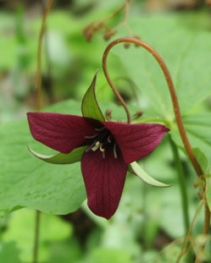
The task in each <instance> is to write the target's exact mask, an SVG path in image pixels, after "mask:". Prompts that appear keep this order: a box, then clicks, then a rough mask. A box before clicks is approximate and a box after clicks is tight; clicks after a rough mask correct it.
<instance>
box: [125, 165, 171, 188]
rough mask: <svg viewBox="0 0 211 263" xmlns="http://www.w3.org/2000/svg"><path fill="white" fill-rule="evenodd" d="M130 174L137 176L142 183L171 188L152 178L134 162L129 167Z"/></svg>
mask: <svg viewBox="0 0 211 263" xmlns="http://www.w3.org/2000/svg"><path fill="white" fill-rule="evenodd" d="M129 172H131V173H133V174H135V175H137V176H138V177H139V178H140V179H141V180H142V181H144V182H145V183H147V184H149V185H152V186H156V187H169V186H171V185H168V184H164V183H161V182H159V181H157V180H155V179H154V178H152V177H151V176H150V175H148V174H147V173H146V172H145V171H144V170H143V169H142V168H141V166H140V165H138V163H137V162H133V163H131V164H130V165H129Z"/></svg>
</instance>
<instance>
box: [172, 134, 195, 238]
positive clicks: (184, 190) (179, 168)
mask: <svg viewBox="0 0 211 263" xmlns="http://www.w3.org/2000/svg"><path fill="white" fill-rule="evenodd" d="M169 141H170V145H171V149H172V153H173V157H174V161H175V162H176V167H177V176H178V182H179V187H180V193H181V199H182V212H183V223H184V227H185V234H187V233H188V230H189V227H190V219H189V204H188V195H187V186H186V182H185V175H184V172H183V168H182V164H181V160H180V157H179V152H178V149H177V147H176V145H175V143H174V142H173V140H172V139H171V137H170V136H169Z"/></svg>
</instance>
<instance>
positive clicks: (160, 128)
mask: <svg viewBox="0 0 211 263" xmlns="http://www.w3.org/2000/svg"><path fill="white" fill-rule="evenodd" d="M95 83H96V75H95V77H94V79H93V81H92V83H91V86H90V87H89V89H88V91H87V92H86V94H85V96H84V98H83V101H82V114H83V117H81V116H75V115H68V114H59V113H42V112H37V113H36V112H35V113H28V122H29V127H30V131H31V134H32V136H33V137H34V139H36V140H37V141H39V142H41V143H43V144H45V145H46V146H48V147H50V148H52V149H54V150H56V151H59V152H60V154H57V155H55V156H43V155H41V154H38V153H35V152H34V151H32V150H31V152H32V153H33V154H34V155H35V156H37V157H38V158H40V159H42V160H45V161H47V162H50V163H56V164H66V163H73V162H76V161H81V171H82V175H83V179H84V184H85V188H86V192H87V198H88V206H89V208H90V209H91V211H92V212H93V213H95V214H96V215H98V216H102V217H104V218H107V219H109V218H110V217H111V216H112V215H113V214H114V213H115V211H116V209H117V207H118V204H119V201H120V198H121V195H122V191H123V187H124V183H125V178H126V173H127V171H128V170H130V171H131V172H132V173H134V174H136V175H139V173H140V168H139V167H138V166H137V163H136V162H135V161H136V160H139V159H141V158H144V157H146V156H147V155H149V154H150V153H151V152H152V151H153V150H154V149H155V148H156V147H157V146H158V145H159V143H160V141H161V140H162V138H163V136H164V134H165V133H166V132H168V131H169V129H168V128H167V127H165V126H164V125H161V124H148V123H140V124H128V123H122V122H113V121H106V120H105V118H104V116H103V114H102V112H101V110H100V108H99V105H98V103H97V100H96V96H95ZM70 172H71V170H70ZM141 172H143V171H141ZM142 177H143V178H142V179H144V180H145V181H147V182H149V183H151V184H153V183H155V185H157V186H166V185H164V184H162V183H159V182H157V181H155V180H154V179H153V178H151V177H148V175H146V174H144V175H143V174H142Z"/></svg>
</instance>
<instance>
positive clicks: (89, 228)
mask: <svg viewBox="0 0 211 263" xmlns="http://www.w3.org/2000/svg"><path fill="white" fill-rule="evenodd" d="M46 4H47V1H44V0H43V1H42V0H33V1H32V0H30V1H27V0H25V1H23V0H22V1H21V0H7V1H0V125H2V126H3V125H4V124H7V123H11V122H15V121H17V120H25V118H26V112H28V111H35V110H36V90H35V88H36V71H37V48H38V36H39V30H40V26H41V21H42V17H43V12H44V7H45V6H46ZM123 4H124V1H122V0H118V1H111V0H107V1H104V0H100V1H97V0H96V1H94V0H92V1H91V0H77V1H76V0H75V1H73V0H62V1H61V0H60V1H55V3H54V5H53V8H52V10H51V12H50V14H49V16H48V18H47V26H46V33H45V36H44V39H43V53H42V62H43V63H42V88H43V108H46V107H50V106H51V105H53V109H54V110H56V109H57V107H58V109H61V111H63V112H67V113H68V112H69V113H71V112H74V113H77V114H79V115H80V110H79V109H80V103H81V99H82V96H83V94H84V92H85V91H86V89H87V88H88V86H89V84H90V83H91V80H92V78H93V76H94V74H95V72H96V70H98V69H100V72H99V77H98V82H97V83H98V84H97V85H98V98H99V101H100V103H101V104H100V105H101V106H102V108H103V110H104V111H105V110H106V109H107V108H110V107H112V109H114V115H115V117H116V118H117V119H118V118H123V119H124V118H125V116H124V112H122V110H121V108H120V107H119V106H118V103H117V102H116V99H115V97H114V95H113V94H112V92H111V91H110V89H109V88H108V85H107V84H106V81H105V78H104V77H103V73H102V69H101V60H102V54H103V51H104V49H105V47H106V45H107V43H108V42H106V41H105V40H104V39H103V35H104V33H105V31H100V32H98V33H96V34H95V35H94V36H93V39H92V41H91V42H87V41H86V38H85V37H84V35H83V30H84V28H85V27H86V26H87V25H88V24H89V23H90V22H92V21H95V20H99V19H102V18H106V17H108V16H109V15H111V14H112V13H114V12H115V11H116V10H117V9H119V7H120V6H121V5H123ZM166 18H167V19H169V21H170V24H171V23H172V25H174V22H171V21H176V22H175V24H176V25H177V26H175V34H177V32H180V31H179V29H178V28H180V29H181V30H183V29H184V28H186V30H189V31H192V30H199V31H206V32H208V33H209V34H210V33H211V31H210V30H211V17H210V10H209V7H207V6H206V5H205V3H204V2H202V1H200V0H179V1H178V0H170V1H169V0H168V1H167V0H160V1H158V0H142V1H139V0H136V1H135V0H134V1H132V2H131V7H130V10H129V18H128V23H129V25H131V28H132V30H133V32H134V34H137V35H138V36H139V37H140V38H142V33H140V35H139V32H142V30H143V36H144V37H145V36H147V31H146V29H144V28H142V24H141V23H142V22H143V23H144V25H145V27H147V25H148V24H149V27H150V23H152V25H155V24H159V23H160V34H158V33H157V31H155V32H153V27H152V32H151V33H149V39H150V40H151V42H152V43H153V44H155V43H157V42H158V43H159V40H161V39H162V41H161V42H162V45H163V46H164V45H165V44H166V46H165V48H166V49H165V50H166V52H167V53H168V46H169V47H170V44H169V43H171V44H172V43H173V42H175V40H174V38H173V37H172V39H171V36H173V32H172V35H169V36H168V35H166V32H168V30H171V29H166V28H167V27H168V23H166V22H165V21H168V20H165V19H166ZM123 19H124V12H120V13H118V14H117V15H116V16H115V17H113V18H112V19H111V20H109V21H108V22H107V24H106V25H107V26H108V28H110V29H112V28H115V27H116V26H117V25H118V24H121V23H122V21H123ZM139 19H140V20H139ZM141 19H142V20H143V21H142V20H141ZM130 21H132V22H130ZM139 21H140V23H139ZM141 21H142V22H141ZM148 21H149V22H148ZM130 23H131V24H130ZM177 29H178V30H177ZM162 32H163V35H162ZM156 33H157V35H156ZM127 35H128V31H127V29H126V28H125V27H124V26H123V27H121V28H120V29H119V30H118V32H117V34H116V37H117V36H127ZM151 35H152V36H153V37H154V40H153V37H152V38H150V36H151ZM181 36H182V34H181V35H180V33H178V35H174V37H175V39H178V38H179V37H181ZM183 36H186V33H185V34H183ZM114 38H115V36H113V37H112V39H114ZM184 38H185V37H184ZM153 41H154V42H153ZM178 42H179V39H178ZM185 45H186V43H185V42H184V44H181V46H183V47H184V46H185ZM158 46H159V44H158ZM177 48H178V49H179V46H177ZM129 50H130V48H129ZM134 50H135V52H138V49H134ZM163 50H164V48H163ZM163 50H162V48H161V53H162V52H163V53H164V56H165V55H166V54H167V53H165V51H163ZM169 50H170V48H169ZM121 52H122V51H121ZM124 52H128V50H127V49H124ZM173 53H175V51H174V52H172V54H170V56H169V58H170V57H171V56H173ZM121 54H123V53H118V52H116V53H112V54H111V55H110V56H111V60H109V61H110V62H109V71H110V72H112V74H111V75H112V77H113V79H114V80H115V83H116V85H117V87H118V89H119V90H120V92H121V94H122V96H123V97H124V98H125V100H126V102H127V103H128V104H129V106H130V109H131V112H132V113H135V112H136V111H137V110H139V109H143V108H144V110H146V111H148V112H149V117H151V116H155V117H156V118H160V117H162V114H160V116H159V114H158V113H157V112H156V110H155V109H154V108H153V106H151V105H149V103H148V101H147V98H146V97H145V94H142V93H141V94H140V92H139V91H140V90H139V88H138V89H137V83H135V82H134V81H133V80H132V78H130V75H129V73H128V70H127V69H125V67H124V66H123V65H122V63H121ZM128 56H130V55H128ZM166 56H168V54H167V55H166ZM177 57H179V55H178V56H177V55H175V59H176V58H177ZM125 60H126V59H125ZM168 62H169V64H170V67H171V60H170V59H169V61H168ZM145 66H146V65H145ZM134 67H136V64H135V65H134ZM172 68H173V66H172ZM131 71H132V69H131ZM173 71H174V68H173ZM175 74H176V73H175ZM161 85H162V84H161ZM166 93H167V92H166ZM206 94H207V93H206ZM203 96H204V97H205V95H203ZM203 96H202V97H203ZM66 100H70V103H68V104H65V101H66ZM166 100H168V99H166ZM71 101H74V102H71ZM60 102H61V104H57V103H60ZM210 102H211V100H210V99H209V98H207V99H206V101H204V100H203V103H201V104H197V105H196V107H195V108H194V109H192V111H193V112H195V111H197V110H198V108H200V109H204V110H206V111H207V112H209V113H210V109H211V106H210V105H211V104H210ZM183 104H184V105H185V104H186V102H184V103H183ZM54 105H55V106H54ZM76 108H77V110H76ZM169 111H171V110H169ZM169 116H170V117H169V119H170V120H171V113H169ZM147 117H148V115H147V113H146V118H147ZM0 127H1V126H0ZM17 132H18V131H17ZM0 145H1V142H0ZM181 156H182V157H181V158H182V165H183V168H184V171H185V178H186V182H187V185H188V186H190V187H189V189H188V199H189V203H190V206H189V212H190V215H191V218H192V217H193V215H194V212H195V211H196V208H197V206H198V199H197V190H196V189H194V188H193V184H194V180H195V177H194V175H193V171H192V168H191V167H190V166H189V165H188V162H187V160H186V158H185V156H184V155H183V154H181ZM5 158H6V157H5ZM142 166H143V167H144V168H145V169H146V170H147V171H148V173H150V175H151V176H153V177H155V178H157V179H158V180H161V181H163V182H165V183H170V184H172V185H173V186H172V187H170V188H167V189H157V188H153V187H150V186H147V185H145V184H144V183H143V182H141V181H139V180H138V179H137V178H136V177H135V176H132V175H128V176H127V181H126V185H125V189H124V193H123V196H122V200H121V203H120V206H119V208H118V210H117V212H116V214H115V215H114V217H112V219H111V220H109V221H106V220H104V219H101V218H98V217H96V216H94V215H93V214H91V212H90V211H89V210H88V208H87V206H86V202H85V203H83V205H82V207H81V208H79V209H78V210H77V211H76V212H73V213H70V214H67V215H50V214H48V213H46V214H45V213H42V214H41V225H40V245H39V261H38V263H45V262H46V263H48V262H49V263H58V262H61V263H108V262H109V263H110V262H112V263H140V262H142V263H144V262H156V263H159V262H162V263H165V262H166V263H171V262H175V257H176V256H178V253H179V251H180V248H181V245H182V239H181V238H182V237H183V235H184V222H183V216H182V207H181V196H180V189H179V186H178V179H177V175H176V169H175V162H174V161H173V157H172V153H171V149H170V147H169V145H168V140H167V138H166V139H165V140H164V141H163V142H162V145H161V146H160V147H159V148H158V149H156V151H155V152H153V153H152V155H150V158H149V159H146V160H143V161H142ZM70 170H71V169H70ZM5 176H6V175H5ZM58 176H59V175H58ZM23 203H24V202H23ZM23 206H24V205H23ZM26 206H27V207H29V208H23V209H20V210H17V211H15V212H13V213H9V214H8V215H6V216H5V217H3V218H2V219H1V226H0V229H1V233H0V262H2V263H3V262H5V263H19V262H20V263H30V262H32V254H33V235H34V223H35V222H34V221H35V211H34V210H33V209H30V205H26ZM17 208H19V207H16V208H14V209H13V210H16V209H17ZM31 208H34V206H33V205H31ZM6 214H7V212H6ZM202 214H203V213H202V211H200V213H199V214H198V215H197V218H198V220H197V223H196V224H195V226H194V233H200V231H201V228H202V225H203V222H202ZM173 241H174V242H173ZM198 242H200V240H198ZM164 247H165V249H164ZM163 249H164V250H163ZM161 251H162V252H161ZM181 262H185V261H183V260H181ZM207 262H208V261H207ZM186 263H187V262H186Z"/></svg>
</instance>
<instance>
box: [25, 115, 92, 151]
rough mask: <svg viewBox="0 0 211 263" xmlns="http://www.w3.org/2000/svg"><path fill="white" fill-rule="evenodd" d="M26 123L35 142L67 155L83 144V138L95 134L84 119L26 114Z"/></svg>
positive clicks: (72, 116)
mask: <svg viewBox="0 0 211 263" xmlns="http://www.w3.org/2000/svg"><path fill="white" fill-rule="evenodd" d="M27 116H28V122H29V127H30V130H31V133H32V135H33V137H34V138H35V140H37V141H39V142H41V143H43V144H45V145H47V146H48V147H51V148H52V149H54V150H57V151H59V152H61V153H69V152H71V151H72V150H73V149H74V148H76V147H78V146H80V145H82V144H83V143H84V142H85V136H90V135H93V134H95V133H96V131H95V129H94V127H93V125H92V124H91V122H89V121H88V120H87V119H86V118H83V117H80V116H74V115H67V114H59V113H42V112H35V113H28V114H27Z"/></svg>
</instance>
